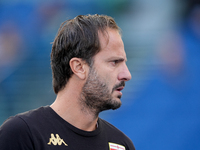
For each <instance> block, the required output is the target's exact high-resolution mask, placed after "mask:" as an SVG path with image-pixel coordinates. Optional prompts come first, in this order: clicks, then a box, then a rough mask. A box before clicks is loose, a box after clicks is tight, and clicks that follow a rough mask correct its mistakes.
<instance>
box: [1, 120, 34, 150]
mask: <svg viewBox="0 0 200 150" xmlns="http://www.w3.org/2000/svg"><path fill="white" fill-rule="evenodd" d="M0 149H1V150H33V149H34V146H33V141H32V137H31V133H30V130H29V128H28V126H27V124H26V122H24V120H22V119H21V118H20V117H17V116H16V117H11V118H9V119H7V120H6V121H5V122H4V123H3V124H2V126H1V127H0Z"/></svg>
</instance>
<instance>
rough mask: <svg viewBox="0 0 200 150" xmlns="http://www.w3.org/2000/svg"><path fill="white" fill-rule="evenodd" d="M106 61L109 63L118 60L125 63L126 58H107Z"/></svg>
mask: <svg viewBox="0 0 200 150" xmlns="http://www.w3.org/2000/svg"><path fill="white" fill-rule="evenodd" d="M108 60H109V61H110V60H119V61H125V62H127V58H121V57H115V56H114V57H110V58H108Z"/></svg>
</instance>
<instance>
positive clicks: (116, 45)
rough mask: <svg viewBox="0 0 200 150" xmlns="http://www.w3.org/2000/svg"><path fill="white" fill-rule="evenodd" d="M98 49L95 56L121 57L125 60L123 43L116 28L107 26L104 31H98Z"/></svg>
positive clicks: (106, 57)
mask: <svg viewBox="0 0 200 150" xmlns="http://www.w3.org/2000/svg"><path fill="white" fill-rule="evenodd" d="M99 41H100V51H99V53H97V54H96V55H95V56H96V57H100V56H101V57H103V58H104V59H109V58H114V57H116V58H121V59H124V60H126V53H125V50H124V43H123V41H122V38H121V35H120V33H119V32H118V31H117V30H116V29H110V28H108V29H107V30H106V31H105V33H102V32H99Z"/></svg>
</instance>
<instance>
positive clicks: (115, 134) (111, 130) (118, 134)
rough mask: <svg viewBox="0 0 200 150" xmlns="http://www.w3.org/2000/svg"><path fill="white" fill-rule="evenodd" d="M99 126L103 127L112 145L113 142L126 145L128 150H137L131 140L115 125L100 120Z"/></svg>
mask: <svg viewBox="0 0 200 150" xmlns="http://www.w3.org/2000/svg"><path fill="white" fill-rule="evenodd" d="M99 125H100V126H101V128H102V130H103V131H104V132H105V133H106V134H107V136H108V139H109V141H110V142H111V143H112V142H113V143H118V144H121V145H124V146H125V147H126V150H135V147H134V145H133V142H132V141H131V139H130V138H129V137H128V136H127V135H125V134H124V133H123V132H122V131H121V130H119V129H118V128H116V127H115V126H114V125H112V124H110V123H109V122H107V121H105V120H103V119H101V118H99Z"/></svg>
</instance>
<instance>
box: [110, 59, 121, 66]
mask: <svg viewBox="0 0 200 150" xmlns="http://www.w3.org/2000/svg"><path fill="white" fill-rule="evenodd" d="M119 62H120V60H113V61H111V64H112V65H113V66H116V65H117V64H118V63H119Z"/></svg>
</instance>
